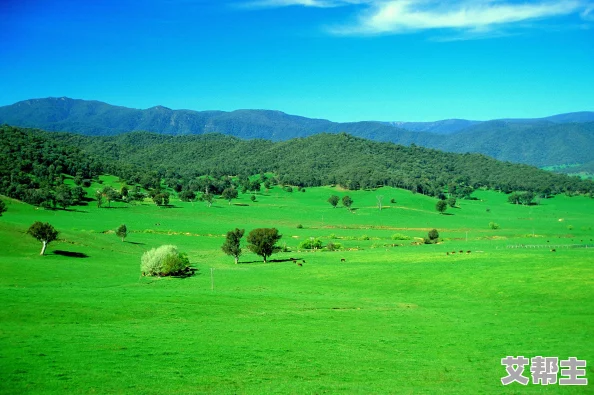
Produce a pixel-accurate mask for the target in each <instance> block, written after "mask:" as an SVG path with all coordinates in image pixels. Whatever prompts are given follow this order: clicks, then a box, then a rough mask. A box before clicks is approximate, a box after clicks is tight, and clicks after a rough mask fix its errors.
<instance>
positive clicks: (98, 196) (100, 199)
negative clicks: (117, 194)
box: [95, 191, 103, 208]
mask: <svg viewBox="0 0 594 395" xmlns="http://www.w3.org/2000/svg"><path fill="white" fill-rule="evenodd" d="M95 198H96V199H97V208H101V205H102V204H103V194H102V193H101V191H97V192H95Z"/></svg>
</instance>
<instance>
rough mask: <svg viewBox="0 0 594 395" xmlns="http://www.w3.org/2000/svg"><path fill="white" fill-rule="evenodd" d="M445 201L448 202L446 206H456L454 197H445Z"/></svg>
mask: <svg viewBox="0 0 594 395" xmlns="http://www.w3.org/2000/svg"><path fill="white" fill-rule="evenodd" d="M446 201H447V202H448V206H450V207H456V198H455V197H451V198H449V199H447V200H446Z"/></svg>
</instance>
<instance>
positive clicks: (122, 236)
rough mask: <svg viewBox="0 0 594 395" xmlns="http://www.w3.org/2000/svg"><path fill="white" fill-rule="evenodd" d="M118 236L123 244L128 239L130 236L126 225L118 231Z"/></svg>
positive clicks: (121, 226)
mask: <svg viewBox="0 0 594 395" xmlns="http://www.w3.org/2000/svg"><path fill="white" fill-rule="evenodd" d="M116 235H117V236H118V237H119V238H120V239H122V242H123V241H124V239H126V237H127V236H128V228H127V227H126V225H124V224H122V225H120V226H119V227H118V228H117V230H116Z"/></svg>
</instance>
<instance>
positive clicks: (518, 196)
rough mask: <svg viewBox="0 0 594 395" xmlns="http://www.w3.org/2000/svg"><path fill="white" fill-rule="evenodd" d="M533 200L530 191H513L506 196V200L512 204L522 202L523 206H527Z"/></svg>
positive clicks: (532, 194)
mask: <svg viewBox="0 0 594 395" xmlns="http://www.w3.org/2000/svg"><path fill="white" fill-rule="evenodd" d="M533 200H534V193H533V192H531V191H528V192H523V193H520V192H513V193H511V194H510V195H509V196H508V197H507V201H508V202H510V203H512V204H523V205H525V206H529V205H531V204H532V203H533Z"/></svg>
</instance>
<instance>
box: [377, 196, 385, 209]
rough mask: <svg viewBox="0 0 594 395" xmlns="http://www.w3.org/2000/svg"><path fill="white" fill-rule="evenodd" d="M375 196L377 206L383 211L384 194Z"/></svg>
mask: <svg viewBox="0 0 594 395" xmlns="http://www.w3.org/2000/svg"><path fill="white" fill-rule="evenodd" d="M375 198H376V199H377V207H378V208H379V210H380V211H382V200H384V195H377V196H376V197H375Z"/></svg>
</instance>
